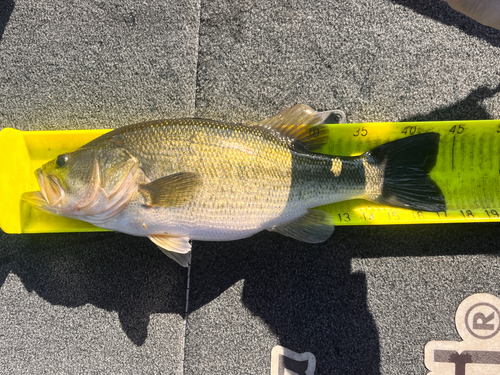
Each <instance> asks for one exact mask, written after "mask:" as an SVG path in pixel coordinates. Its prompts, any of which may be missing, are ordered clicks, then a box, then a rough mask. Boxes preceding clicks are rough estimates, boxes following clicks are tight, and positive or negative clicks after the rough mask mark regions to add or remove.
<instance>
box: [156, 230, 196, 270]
mask: <svg viewBox="0 0 500 375" xmlns="http://www.w3.org/2000/svg"><path fill="white" fill-rule="evenodd" d="M149 239H150V240H151V241H153V243H154V244H155V245H156V246H158V247H159V248H160V250H161V251H163V253H164V254H165V255H166V256H168V257H169V258H170V259H173V260H175V261H176V262H177V263H179V264H180V265H181V266H182V267H187V266H188V264H189V261H190V259H191V243H189V238H188V237H180V236H171V235H168V234H152V235H150V236H149Z"/></svg>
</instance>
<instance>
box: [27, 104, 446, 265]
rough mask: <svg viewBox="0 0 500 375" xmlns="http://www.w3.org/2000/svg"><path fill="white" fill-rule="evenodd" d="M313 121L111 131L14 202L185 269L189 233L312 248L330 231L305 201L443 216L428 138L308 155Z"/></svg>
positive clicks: (301, 115)
mask: <svg viewBox="0 0 500 375" xmlns="http://www.w3.org/2000/svg"><path fill="white" fill-rule="evenodd" d="M323 118H324V116H321V115H320V114H318V113H317V112H315V111H314V110H312V109H311V108H309V107H308V106H305V105H296V106H294V107H292V108H289V109H287V110H285V111H284V112H282V113H280V114H278V115H276V116H274V117H271V118H269V119H266V120H263V121H261V122H260V123H256V124H246V123H242V124H231V123H225V122H220V121H213V120H203V119H175V120H162V121H151V122H145V123H140V124H134V125H130V126H125V127H122V128H118V129H115V130H113V131H111V132H109V133H107V134H104V135H102V136H101V137H99V138H97V139H95V140H93V141H91V142H90V143H88V144H86V145H85V146H83V147H82V148H80V149H79V150H77V151H75V152H72V153H68V154H63V155H59V156H58V157H57V158H56V159H54V160H52V161H50V162H48V163H46V164H45V165H43V166H42V167H41V168H39V169H38V170H37V171H36V176H37V179H38V183H39V185H40V191H36V192H28V193H25V194H24V195H23V199H24V200H25V201H26V202H28V203H29V204H31V205H33V206H34V207H36V208H38V209H41V210H44V211H47V212H49V213H53V214H57V215H61V216H65V217H70V218H77V219H80V220H84V221H87V222H90V223H92V224H94V225H96V226H99V227H102V228H106V229H111V230H116V231H120V232H124V233H128V234H132V235H136V236H145V237H149V238H150V239H151V240H152V241H153V242H154V243H155V244H156V245H158V247H159V248H160V249H161V250H162V251H163V252H165V253H166V254H167V255H169V256H170V257H171V258H173V259H174V260H176V261H177V262H178V263H179V264H181V265H183V266H186V265H187V262H188V259H189V258H188V257H189V252H190V251H191V242H190V240H207V241H227V240H235V239H240V238H245V237H249V236H251V235H253V234H255V233H257V232H260V231H262V230H264V229H267V230H271V231H275V232H278V233H281V234H283V235H285V236H289V237H293V238H295V239H297V240H300V241H304V242H310V243H318V242H323V241H325V240H327V239H328V238H329V237H330V235H331V234H332V232H333V229H334V223H333V218H332V217H331V215H330V214H328V213H326V212H324V211H322V210H319V209H315V207H318V206H321V205H324V204H329V203H333V202H338V201H343V200H348V199H356V198H363V199H367V200H370V201H373V202H378V203H383V204H387V205H391V206H396V207H404V208H411V209H415V210H422V211H444V210H445V201H444V197H443V194H442V193H441V190H440V189H439V187H438V186H437V185H436V184H435V182H434V181H433V180H432V179H431V178H430V177H429V176H428V172H429V171H430V170H431V169H432V168H433V167H434V165H435V162H436V156H437V152H438V144H439V134H437V133H425V134H419V135H414V136H411V137H408V138H404V139H400V140H397V141H394V142H390V143H386V144H383V145H381V146H378V147H376V148H374V149H372V150H371V151H368V152H365V153H364V154H362V155H360V156H357V157H340V156H332V155H324V154H319V153H317V152H318V150H320V148H321V147H322V146H323V145H324V144H325V143H326V142H327V141H328V130H327V128H326V126H325V125H324V124H323Z"/></svg>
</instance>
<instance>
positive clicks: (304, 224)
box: [269, 209, 335, 243]
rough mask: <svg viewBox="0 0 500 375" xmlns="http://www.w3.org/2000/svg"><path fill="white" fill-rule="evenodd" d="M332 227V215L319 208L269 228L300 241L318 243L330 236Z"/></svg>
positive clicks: (333, 226)
mask: <svg viewBox="0 0 500 375" xmlns="http://www.w3.org/2000/svg"><path fill="white" fill-rule="evenodd" d="M334 228H335V225H334V223H333V217H332V215H330V214H329V213H328V212H325V211H322V210H319V209H312V210H309V211H308V212H307V214H305V215H304V216H302V217H300V218H298V219H296V220H294V221H292V222H290V223H286V224H283V225H276V226H274V227H272V228H270V229H269V230H270V231H271V232H277V233H280V234H282V235H284V236H287V237H292V238H295V239H296V240H299V241H302V242H308V243H320V242H324V241H326V240H327V239H328V238H330V236H331V235H332V233H333V229H334Z"/></svg>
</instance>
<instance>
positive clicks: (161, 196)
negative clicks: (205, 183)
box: [139, 172, 201, 207]
mask: <svg viewBox="0 0 500 375" xmlns="http://www.w3.org/2000/svg"><path fill="white" fill-rule="evenodd" d="M200 185H201V178H200V176H199V175H198V174H197V173H191V172H180V173H174V174H171V175H169V176H165V177H162V178H159V179H157V180H154V181H152V182H150V183H149V184H146V185H143V186H140V187H139V192H140V193H141V194H142V195H143V196H144V198H145V200H146V205H147V206H149V207H181V206H183V205H185V204H186V203H188V202H189V201H190V200H191V199H192V198H193V195H194V194H195V192H196V189H197V187H198V186H200Z"/></svg>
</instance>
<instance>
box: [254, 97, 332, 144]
mask: <svg viewBox="0 0 500 375" xmlns="http://www.w3.org/2000/svg"><path fill="white" fill-rule="evenodd" d="M323 117H324V116H321V115H320V114H318V113H317V112H316V111H314V110H313V109H312V108H311V107H309V106H307V105H305V104H297V105H295V106H293V107H291V108H288V109H285V110H284V111H283V112H281V113H278V114H277V115H276V116H273V117H270V118H268V119H265V120H262V121H261V122H259V125H260V126H263V127H264V128H266V129H269V130H271V131H274V132H276V133H277V135H278V136H279V137H280V138H284V139H285V140H288V141H289V146H290V147H291V148H293V149H297V151H310V152H315V151H318V150H319V149H320V148H321V147H323V146H324V145H325V144H326V142H327V141H328V128H327V127H326V126H325V125H324V124H323V121H324V118H323Z"/></svg>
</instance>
